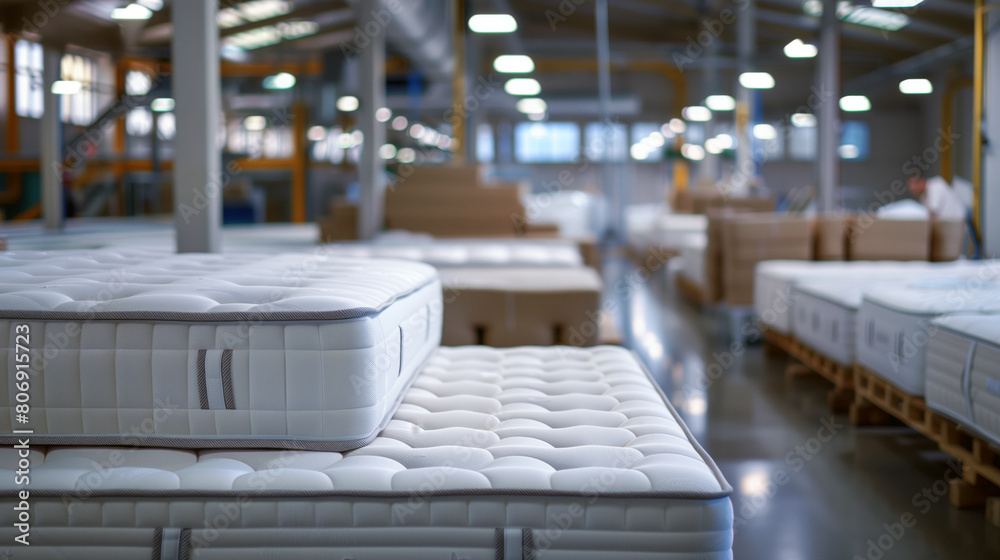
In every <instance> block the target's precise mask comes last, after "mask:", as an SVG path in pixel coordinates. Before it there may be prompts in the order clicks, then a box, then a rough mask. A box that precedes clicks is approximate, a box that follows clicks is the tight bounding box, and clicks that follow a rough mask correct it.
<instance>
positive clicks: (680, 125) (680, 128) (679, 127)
mask: <svg viewBox="0 0 1000 560" xmlns="http://www.w3.org/2000/svg"><path fill="white" fill-rule="evenodd" d="M667 126H668V127H669V128H670V132H673V133H674V134H684V132H685V131H687V123H685V122H684V121H682V120H680V119H677V118H674V119H670V122H669V123H667ZM664 136H666V134H664Z"/></svg>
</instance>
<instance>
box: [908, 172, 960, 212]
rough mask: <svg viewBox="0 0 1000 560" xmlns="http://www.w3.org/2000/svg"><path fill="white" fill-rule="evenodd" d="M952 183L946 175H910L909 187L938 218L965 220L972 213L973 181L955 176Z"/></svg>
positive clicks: (915, 196)
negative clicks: (947, 179)
mask: <svg viewBox="0 0 1000 560" xmlns="http://www.w3.org/2000/svg"><path fill="white" fill-rule="evenodd" d="M952 183H953V184H952V185H949V184H948V181H945V180H944V177H941V176H940V175H936V176H934V177H931V178H929V179H928V178H926V177H923V176H921V175H914V176H913V177H910V181H909V185H908V186H909V187H910V192H911V193H913V196H914V198H916V199H917V200H919V201H920V202H921V203H923V205H924V206H926V207H927V209H928V210H929V211H930V213H931V216H933V217H934V218H935V219H937V220H953V221H964V220H967V219H969V218H970V217H971V215H972V183H969V182H968V181H966V180H965V179H962V178H961V177H955V179H954V181H952Z"/></svg>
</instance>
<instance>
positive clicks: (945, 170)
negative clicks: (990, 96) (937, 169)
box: [941, 77, 973, 184]
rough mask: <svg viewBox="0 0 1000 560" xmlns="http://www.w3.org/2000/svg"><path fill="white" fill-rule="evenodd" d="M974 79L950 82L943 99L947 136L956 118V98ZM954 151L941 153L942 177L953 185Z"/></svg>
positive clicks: (944, 128) (942, 118)
mask: <svg viewBox="0 0 1000 560" xmlns="http://www.w3.org/2000/svg"><path fill="white" fill-rule="evenodd" d="M972 85H973V80H972V78H968V77H966V78H956V79H954V80H951V81H950V82H948V87H947V88H945V90H944V95H943V96H942V97H941V130H944V131H945V134H948V133H950V132H951V125H952V119H953V118H954V115H953V113H954V110H953V108H954V106H955V96H956V95H957V94H958V92H959V91H961V90H963V89H965V88H967V87H972ZM952 153H953V152H952V150H951V149H950V148H949V149H946V150H944V151H942V152H941V177H943V178H944V180H945V181H948V184H951V182H952V180H954V178H955V170H954V169H953V168H952V163H951V162H952Z"/></svg>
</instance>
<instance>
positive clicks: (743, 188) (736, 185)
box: [724, 0, 757, 198]
mask: <svg viewBox="0 0 1000 560" xmlns="http://www.w3.org/2000/svg"><path fill="white" fill-rule="evenodd" d="M736 49H737V52H738V54H739V71H740V72H741V73H742V72H755V71H757V1H756V0H747V1H746V5H745V6H744V7H743V12H742V13H741V14H740V15H739V16H738V18H737V24H736ZM756 101H757V93H756V92H755V91H754V90H751V89H747V88H745V87H743V86H742V85H740V84H739V83H737V84H736V169H734V170H733V176H732V180H731V183H730V185H729V192H728V193H724V194H725V195H726V196H732V197H736V198H740V197H745V196H747V194H749V192H750V179H751V178H753V176H754V175H755V174H756V173H757V163H756V161H755V159H756V158H754V154H753V134H752V133H751V130H752V127H753V113H754V111H755V107H754V105H755V104H756Z"/></svg>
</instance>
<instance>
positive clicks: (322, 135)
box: [306, 125, 326, 142]
mask: <svg viewBox="0 0 1000 560" xmlns="http://www.w3.org/2000/svg"><path fill="white" fill-rule="evenodd" d="M306 138H308V139H310V140H312V141H313V142H319V141H320V140H325V139H326V129H325V128H323V127H322V126H319V125H316V126H310V127H309V130H308V131H306Z"/></svg>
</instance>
